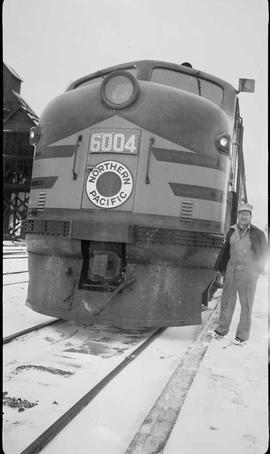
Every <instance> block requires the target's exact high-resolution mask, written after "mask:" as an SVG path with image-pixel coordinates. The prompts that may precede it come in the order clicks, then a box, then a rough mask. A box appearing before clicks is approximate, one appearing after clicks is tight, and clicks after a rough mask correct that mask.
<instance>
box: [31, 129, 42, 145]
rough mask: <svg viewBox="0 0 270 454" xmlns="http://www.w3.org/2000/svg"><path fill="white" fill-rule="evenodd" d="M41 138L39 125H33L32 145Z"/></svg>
mask: <svg viewBox="0 0 270 454" xmlns="http://www.w3.org/2000/svg"><path fill="white" fill-rule="evenodd" d="M39 139H40V129H39V127H38V126H33V127H32V128H31V129H30V133H29V142H30V145H33V146H34V145H36V144H37V143H38V141H39Z"/></svg>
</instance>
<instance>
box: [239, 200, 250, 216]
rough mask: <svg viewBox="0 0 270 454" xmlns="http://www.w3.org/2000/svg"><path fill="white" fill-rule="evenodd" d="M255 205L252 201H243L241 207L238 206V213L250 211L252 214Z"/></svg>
mask: <svg viewBox="0 0 270 454" xmlns="http://www.w3.org/2000/svg"><path fill="white" fill-rule="evenodd" d="M252 210H253V206H252V205H250V203H242V205H240V207H239V208H238V213H239V212H240V211H249V212H250V213H251V214H252Z"/></svg>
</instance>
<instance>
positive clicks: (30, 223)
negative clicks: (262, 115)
mask: <svg viewBox="0 0 270 454" xmlns="http://www.w3.org/2000/svg"><path fill="white" fill-rule="evenodd" d="M138 66H140V65H139V64H138ZM146 66H147V65H146V63H145V62H144V65H142V68H145V67H146ZM116 69H117V68H116ZM110 74H112V73H110ZM113 74H114V73H113ZM113 74H112V76H109V78H110V80H111V81H112V82H113V83H114V79H113V77H114V76H113ZM120 76H121V77H125V73H123V71H122V72H121V74H118V72H117V71H116V73H115V81H116V80H117V77H120ZM105 80H106V78H105ZM122 80H123V79H122ZM102 83H103V82H100V81H97V82H95V83H91V84H89V85H87V84H85V85H83V86H81V87H80V86H78V88H76V89H73V90H70V91H67V92H66V93H64V94H63V95H60V96H59V97H57V98H56V99H55V100H54V101H52V102H51V103H50V104H49V105H48V106H47V108H46V109H45V111H44V112H43V114H42V116H41V118H40V123H39V131H40V139H39V141H38V143H37V146H36V150H35V156H34V165H33V174H32V187H31V196H30V209H29V217H28V220H27V225H26V232H27V244H28V251H29V273H30V282H29V289H28V298H27V304H28V306H30V307H31V308H33V309H34V310H36V311H39V312H42V313H45V314H49V315H53V316H57V317H61V318H66V319H74V320H78V321H83V322H89V323H93V322H95V323H108V324H112V325H119V326H125V327H128V326H138V325H142V326H177V325H187V324H198V323H201V297H202V292H203V290H204V289H205V287H206V286H207V284H208V283H209V281H210V279H211V277H212V275H213V272H212V266H213V262H214V260H215V257H216V255H217V253H218V250H219V247H220V246H221V243H222V239H223V235H224V232H225V230H226V227H227V224H228V222H229V218H230V205H228V183H229V179H230V173H231V159H230V153H229V152H228V149H226V147H225V149H224V150H222V148H220V147H219V146H218V145H219V144H217V141H218V140H219V139H220V138H227V137H232V136H233V131H234V118H233V111H232V114H231V115H230V114H228V111H226V109H225V108H221V106H218V105H216V104H215V103H214V102H212V101H210V100H209V99H206V98H205V97H202V96H198V95H196V94H194V93H190V92H188V91H186V90H183V89H177V88H175V87H172V86H165V85H162V84H160V83H158V82H156V81H151V80H138V81H137V82H136V83H137V85H138V96H137V99H136V100H135V101H134V102H133V103H132V104H131V105H129V106H127V107H125V108H122V109H120V108H118V107H116V108H115V109H114V108H112V107H111V106H110V105H106V103H104V101H102V99H101V85H102ZM107 83H108V82H107ZM103 84H104V83H103ZM224 90H225V89H224ZM226 90H228V88H227V87H226ZM232 92H233V89H232V90H231V92H230V103H231V104H232V98H233V95H232Z"/></svg>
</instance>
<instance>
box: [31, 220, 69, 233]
mask: <svg viewBox="0 0 270 454" xmlns="http://www.w3.org/2000/svg"><path fill="white" fill-rule="evenodd" d="M69 229H70V222H69V221H54V220H49V221H45V220H40V219H38V220H36V219H27V220H26V221H25V223H24V231H25V233H28V234H36V235H58V236H69Z"/></svg>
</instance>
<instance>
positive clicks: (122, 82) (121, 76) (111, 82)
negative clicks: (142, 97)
mask: <svg viewBox="0 0 270 454" xmlns="http://www.w3.org/2000/svg"><path fill="white" fill-rule="evenodd" d="M100 95H101V98H102V100H103V102H104V103H105V104H106V105H107V106H109V107H111V108H112V109H123V108H125V107H128V106H130V105H131V104H132V103H133V102H134V101H136V99H137V97H138V95H139V87H138V83H137V80H136V79H135V77H133V76H132V75H131V74H130V73H128V72H126V71H122V70H121V71H114V72H112V73H110V74H109V75H108V76H107V77H106V78H105V79H104V80H103V82H102V84H101V88H100Z"/></svg>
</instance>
